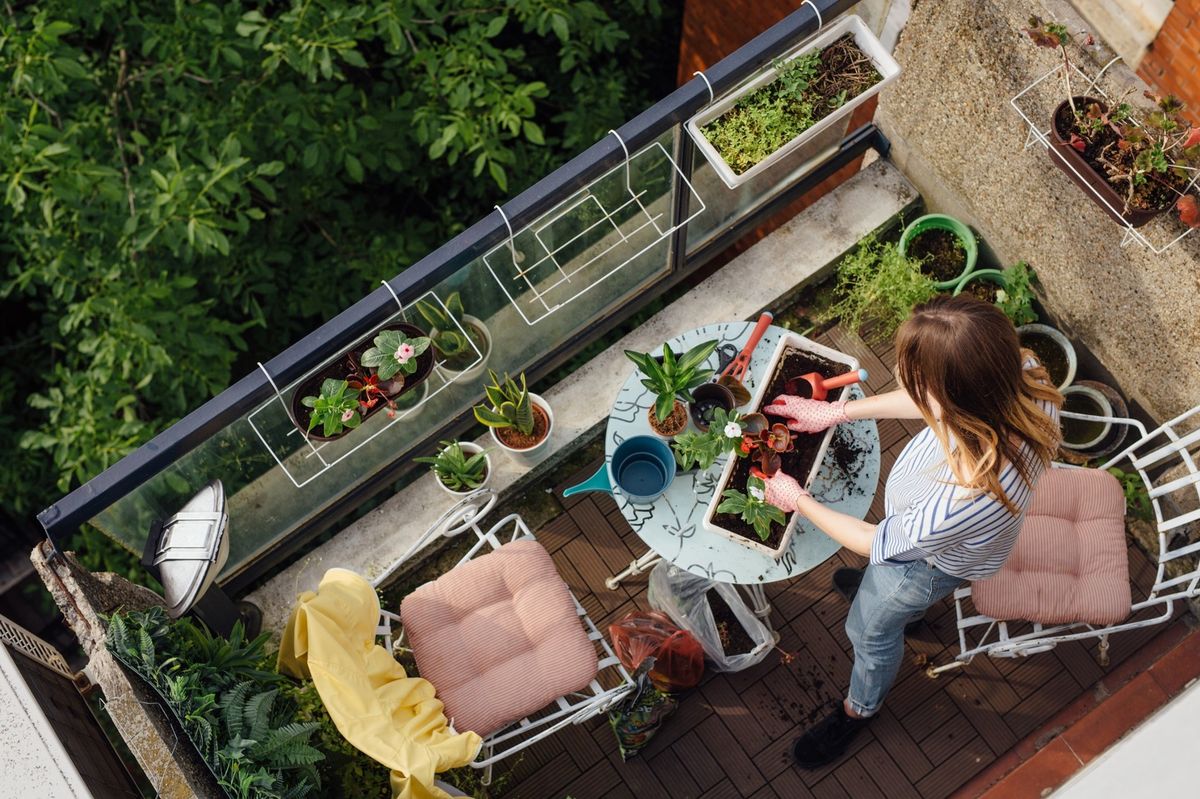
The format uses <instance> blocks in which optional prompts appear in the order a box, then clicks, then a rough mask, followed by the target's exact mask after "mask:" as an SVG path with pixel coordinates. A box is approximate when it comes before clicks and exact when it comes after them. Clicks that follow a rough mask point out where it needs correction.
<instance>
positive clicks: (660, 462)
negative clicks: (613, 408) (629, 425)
mask: <svg viewBox="0 0 1200 799" xmlns="http://www.w3.org/2000/svg"><path fill="white" fill-rule="evenodd" d="M674 479H675V455H674V453H672V452H671V448H670V447H668V446H667V444H666V442H664V441H663V440H662V439H661V438H655V437H654V436H633V437H631V438H627V439H625V440H624V441H622V442H621V443H620V444H619V445H618V446H617V449H616V451H615V452H613V456H612V461H611V462H609V463H605V464H602V465H601V466H600V468H599V469H597V470H596V473H595V474H593V475H592V476H591V477H589V478H588V479H586V480H584V481H583V482H582V483H580V484H579V485H573V486H571V487H570V488H568V489H566V490H564V491H563V496H564V497H569V496H571V495H572V494H581V493H583V492H584V491H604V492H607V493H609V494H611V493H612V492H613V487H614V486H615V487H616V488H619V489H620V490H621V494H622V495H623V496H625V497H628V498H629V500H630V501H631V502H653V501H654V500H656V499H658V498H659V497H660V496H662V493H663V492H664V491H666V490H667V487H668V486H670V485H671V481H672V480H674Z"/></svg>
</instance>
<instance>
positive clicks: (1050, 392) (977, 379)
mask: <svg viewBox="0 0 1200 799" xmlns="http://www.w3.org/2000/svg"><path fill="white" fill-rule="evenodd" d="M1029 357H1033V354H1032V353H1031V352H1030V351H1029V350H1022V349H1021V346H1020V344H1019V342H1018V339H1017V331H1016V330H1015V329H1014V328H1013V326H1012V323H1011V322H1010V321H1009V320H1008V317H1006V316H1005V315H1004V314H1003V313H1002V312H1001V311H1000V309H999V308H997V307H996V306H995V305H992V304H990V303H987V302H983V301H981V300H978V299H975V298H974V297H968V296H963V295H960V296H958V297H950V296H946V295H941V296H938V297H935V298H933V299H932V300H930V301H929V302H926V303H923V304H921V305H918V306H917V307H916V308H914V309H913V313H912V315H911V316H910V317H909V318H908V319H907V320H906V321H905V322H904V324H902V325H901V326H900V330H899V331H898V332H897V333H896V367H897V376H898V377H899V380H900V383H901V384H902V385H903V387H904V390H905V391H906V392H907V393H908V395H909V396H910V397H912V399H913V401H914V402H915V403H916V404H917V407H918V408H919V409H920V411H921V415H922V416H923V417H924V419H925V421H926V422H927V423H928V424H929V427H930V428H931V429H932V430H933V431H934V434H935V435H936V436H937V437H938V440H939V441H940V442H941V444H942V449H943V450H944V451H945V452H946V458H947V462H948V463H949V464H950V470H951V472H952V473H953V474H954V478H955V481H956V482H957V483H958V484H959V485H961V486H963V487H965V488H971V489H978V490H981V491H984V492H986V493H988V494H991V495H992V496H995V497H996V498H997V499H998V500H1000V501H1001V502H1002V503H1004V506H1005V508H1007V509H1008V510H1009V512H1011V513H1016V512H1017V508H1016V506H1015V505H1014V504H1013V502H1012V500H1011V499H1010V498H1009V497H1008V496H1007V495H1006V494H1005V492H1004V489H1003V487H1002V486H1001V484H1000V473H1001V470H1002V469H1003V468H1004V464H1005V462H1008V463H1011V464H1013V466H1015V467H1016V469H1017V472H1018V473H1019V474H1020V476H1021V479H1022V480H1023V481H1024V482H1025V484H1026V485H1032V481H1033V475H1034V473H1035V464H1036V463H1038V462H1040V464H1041V465H1042V466H1043V467H1045V466H1046V465H1048V464H1049V463H1050V459H1051V458H1052V457H1053V455H1054V453H1055V451H1056V450H1057V449H1058V444H1059V439H1060V436H1061V434H1060V432H1059V427H1058V422H1056V421H1055V420H1054V419H1051V418H1050V416H1048V415H1047V414H1046V412H1045V411H1044V410H1042V408H1041V407H1040V406H1039V405H1038V403H1037V401H1038V400H1047V401H1049V402H1051V403H1053V404H1054V405H1055V406H1056V407H1061V405H1062V394H1060V393H1058V390H1057V389H1055V388H1054V387H1053V385H1052V384H1051V383H1050V380H1049V378H1048V377H1047V375H1046V370H1045V368H1043V367H1042V365H1041V364H1040V363H1038V364H1037V366H1035V367H1034V368H1032V369H1025V368H1023V362H1024V361H1025V359H1026V358H1029ZM1035 360H1036V358H1035ZM930 400H935V401H936V402H937V404H938V405H940V406H941V409H942V415H941V419H940V421H939V420H938V419H936V418H935V417H934V415H933V412H932V410H931V405H930ZM951 436H952V437H953V438H954V441H955V444H956V446H955V447H954V449H953V450H952V449H951V447H950V437H951ZM1022 443H1025V444H1028V445H1029V447H1030V449H1031V450H1032V456H1033V457H1032V458H1031V459H1028V460H1027V459H1026V458H1025V457H1024V456H1022V453H1021V445H1022Z"/></svg>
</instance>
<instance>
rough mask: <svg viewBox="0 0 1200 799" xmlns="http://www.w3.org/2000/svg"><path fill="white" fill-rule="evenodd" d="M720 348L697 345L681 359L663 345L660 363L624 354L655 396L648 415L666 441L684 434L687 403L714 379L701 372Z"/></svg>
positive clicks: (710, 373) (629, 352) (708, 343)
mask: <svg viewBox="0 0 1200 799" xmlns="http://www.w3.org/2000/svg"><path fill="white" fill-rule="evenodd" d="M716 348H717V341H716V339H713V340H712V341H706V342H704V343H703V344H697V345H696V346H695V347H692V348H691V349H690V350H688V351H687V352H685V353H684V354H683V355H681V356H680V357H679V359H678V360H676V358H675V353H673V352H672V351H671V348H670V347H669V346H667V345H666V344H664V345H663V353H662V358H661V363H660V362H659V360H656V359H655V358H654V357H653V356H651V355H648V354H646V353H644V352H634V351H633V350H625V356H626V357H627V358H629V360H631V361H633V362H634V363H635V364H637V367H638V369H639V370H641V373H642V376H643V377H642V385H643V386H645V387H646V388H647V389H649V390H650V391H651V392H652V393H653V394H654V404H653V405H652V406H651V407H650V409H649V411H647V414H646V416H647V419H648V420H649V422H650V429H651V430H653V431H654V432H655V433H657V434H658V435H660V436H662V437H664V438H671V437H673V436H676V435H678V434H679V433H682V432H683V429H684V428H685V427H687V423H688V410H687V405H686V404H685V403H688V402H691V401H692V399H693V397H692V390H693V389H695V388H698V387H699V386H700V385H702V384H703V383H705V382H707V381H708V379H709V378H710V377H712V376H713V370H712V369H701V368H700V366H701V364H703V363H704V361H705V360H707V359H708V356H710V355H712V353H713V350H715V349H716Z"/></svg>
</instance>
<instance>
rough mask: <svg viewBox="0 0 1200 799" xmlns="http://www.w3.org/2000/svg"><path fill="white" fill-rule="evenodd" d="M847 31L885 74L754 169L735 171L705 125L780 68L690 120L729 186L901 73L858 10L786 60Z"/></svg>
mask: <svg viewBox="0 0 1200 799" xmlns="http://www.w3.org/2000/svg"><path fill="white" fill-rule="evenodd" d="M847 33H851V34H853V36H854V43H855V44H857V45H858V47H859V49H860V50H862V51H863V53H864V54H866V56H867V57H868V58H870V59H871V63H872V64H873V65H874V66H875V69H876V70H877V71H878V72H879V74H880V76H881V77H880V80H879V82H878V83H876V84H875V85H874V86H871V87H870V88H869V89H867V90H866V91H864V92H863V93H862V94H860V95H858V96H857V97H852V98H850V99H848V100H847V101H846V103H845V104H844V105H843V106H842V107H841V108H839V109H837V110H836V111H834V112H833V113H832V114H830V115H829V116H827V117H825V118H824V119H822V120H820V121H819V122H817V123H816V124H815V125H813V126H812V127H811V128H809V129H808V130H806V131H804V132H803V133H801V134H800V135H799V136H797V137H796V138H794V139H792V140H791V141H789V142H788V143H787V144H785V145H783V147H780V148H779V149H778V150H776V151H775V152H773V153H771V154H770V155H769V156H767V157H766V158H764V159H763V160H762V161H760V162H758V163H757V164H755V165H754V166H752V167H750V169H747V170H746V171H745V172H742V173H741V174H740V175H739V174H738V173H736V172H734V171H733V169H732V168H731V167H730V166H729V164H728V163H726V161H725V159H724V158H722V157H721V154H720V153H718V152H717V148H715V147H713V145H712V142H710V141H709V140H708V138H707V137H706V136H705V135H704V132H703V130H702V128H703V127H704V126H705V125H707V124H708V123H709V122H712V121H713V120H714V119H717V118H718V117H720V116H722V115H723V114H725V112H726V111H728V110H729V109H731V108H733V107H734V106H735V105H737V101H738V100H740V99H741V98H742V97H745V96H746V95H747V94H750V93H751V92H753V91H755V90H756V89H759V88H761V87H762V86H765V85H767V84H768V83H770V82H771V81H773V80H775V78H776V76H777V75H778V70H777V69H775V68H774V67H771V68H770V69H768V70H766V71H765V72H764V73H763V74H762V75H761V76H760V77H758V78H756V79H755V80H753V81H752V82H750V83H748V84H746V85H745V86H743V87H742V88H740V89H738V90H737V91H736V92H734V93H733V94H730V95H727V96H725V97H724V98H722V99H721V101H720V102H717V103H715V104H713V105H711V106H709V107H708V108H705V109H704V110H703V111H701V112H700V113H699V114H697V115H696V116H694V117H692V118H691V119H689V120H688V121H687V130H688V133H689V134H690V135H691V137H692V140H693V141H694V142H696V147H697V149H699V150H700V152H702V153H703V154H704V157H705V158H706V159H708V162H709V163H710V164H712V166H713V169H714V170H716V172H717V174H718V175H719V176H720V177H721V180H722V181H724V183H725V185H726V186H728V187H729V188H731V189H733V188H737V187H738V186H740V185H741V184H743V183H745V182H746V181H748V180H750V179H751V178H754V177H755V176H757V175H759V174H761V173H763V172H765V171H766V170H768V169H770V168H771V167H772V166H774V165H775V164H777V163H778V162H780V161H782V160H783V159H784V158H785V157H787V155H788V154H789V153H791V152H792V151H794V150H796V149H797V148H799V147H801V146H803V145H804V144H805V143H806V142H809V141H811V140H813V139H815V138H816V137H817V136H819V135H820V134H821V133H822V132H824V131H825V130H827V129H828V128H830V127H831V126H833V125H834V124H835V123H836V122H838V121H839V120H841V119H844V118H845V117H846V116H847V115H848V114H850V113H851V112H852V111H854V109H855V108H858V107H859V106H860V105H862V104H863V103H864V102H866V101H867V100H868V99H870V98H871V97H874V96H875V95H876V94H878V93H879V90H880V89H882V88H883V87H884V86H886V85H887V84H889V83H891V82H892V81H894V80H895V79H896V78H897V77H899V75H900V65H899V64H897V63H896V59H894V58H892V55H891V53H889V52H888V51H887V50H886V49H885V48H884V46H883V45H882V44H880V43H879V39H877V38H875V34H873V33H871V29H870V28H868V27H867V24H866V23H865V22H863V21H862V18H861V17H859V16H856V15H854V14H851V15H849V16H845V17H842V18H841V19H839V20H838V21H837V22H835V23H833V24H832V25H830V26H829V27H828V28H826V29H825V30H823V31H821V32H820V33H818V34H817V35H816V36H815V37H813V38H812V39H810V40H809V41H808V42H807V43H806V44H805V45H804V46H803V48H802V49H800V50H797V51H796V52H795V53H794V54H792V55H790V56H788V57H787V58H786V59H784V62H785V63H786V62H788V61H791V60H792V59H794V58H799V57H800V56H802V55H804V54H805V53H810V52H812V51H813V50H821V49H824V48H825V47H828V46H829V45H830V44H832V43H833V42H834V41H835V40H837V39H840V38H841V37H842V36H844V35H846V34H847Z"/></svg>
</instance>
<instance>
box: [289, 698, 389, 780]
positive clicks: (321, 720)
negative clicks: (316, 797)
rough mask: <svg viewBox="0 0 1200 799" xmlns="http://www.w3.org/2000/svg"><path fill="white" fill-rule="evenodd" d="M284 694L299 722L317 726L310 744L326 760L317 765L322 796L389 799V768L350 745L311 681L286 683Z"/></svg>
mask: <svg viewBox="0 0 1200 799" xmlns="http://www.w3.org/2000/svg"><path fill="white" fill-rule="evenodd" d="M282 691H283V694H284V695H285V696H286V697H287V698H288V699H290V700H291V701H292V702H293V703H294V704H295V705H296V715H295V718H296V720H297V721H299V722H311V723H314V724H316V725H317V726H316V730H315V731H314V732H313V736H312V743H313V745H314V746H315V747H316V748H317V749H319V750H321V752H322V753H324V755H325V759H324V760H322V761H320V762H319V763H317V764H316V768H317V772H318V774H319V775H320V778H321V790H320V794H321V795H322V796H328V797H343V796H345V797H350V796H353V797H356V799H391V797H392V787H391V780H390V776H389V772H388V769H387V768H386V767H384V766H383V765H381V764H380V763H378V762H377V761H375V760H373V759H372V758H370V757H368V756H367V755H365V754H363V753H362V752H360V751H359V750H358V749H355V748H354V747H353V746H351V745H350V742H349V741H347V740H346V739H345V738H344V737H342V734H341V733H340V732H338V729H337V725H335V724H334V723H333V719H331V718H330V717H329V713H328V712H327V711H326V710H325V705H324V704H323V703H322V702H321V695H320V694H318V693H317V689H316V686H314V685H313V684H312V683H311V682H301V683H293V682H290V681H289V682H287V683H285V684H284V685H283V688H282Z"/></svg>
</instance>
